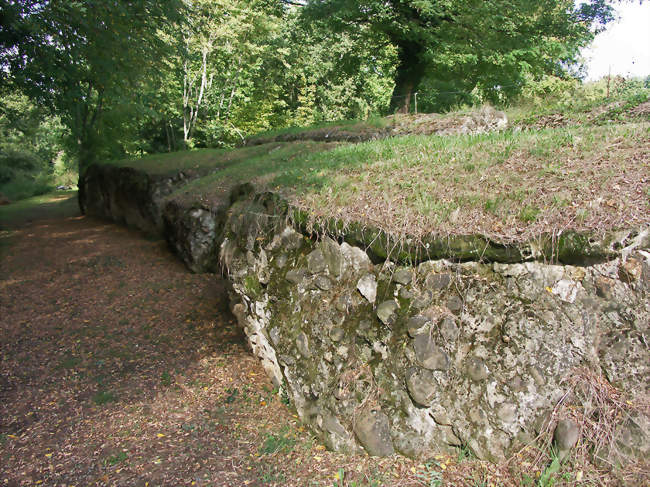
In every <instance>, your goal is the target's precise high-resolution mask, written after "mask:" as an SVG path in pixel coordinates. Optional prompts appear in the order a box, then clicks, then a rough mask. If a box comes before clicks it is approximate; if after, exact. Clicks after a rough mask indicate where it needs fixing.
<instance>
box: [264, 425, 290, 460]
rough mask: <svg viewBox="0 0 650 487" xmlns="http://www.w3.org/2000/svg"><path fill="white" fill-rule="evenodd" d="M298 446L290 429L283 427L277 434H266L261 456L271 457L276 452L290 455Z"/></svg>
mask: <svg viewBox="0 0 650 487" xmlns="http://www.w3.org/2000/svg"><path fill="white" fill-rule="evenodd" d="M295 444H296V439H295V438H294V437H293V436H292V435H291V434H290V432H289V428H288V427H283V428H282V429H281V430H280V431H278V432H277V433H266V435H265V437H264V442H263V443H262V446H261V447H260V454H262V455H271V454H273V453H276V452H282V453H289V452H290V451H291V450H292V449H293V447H294V446H295Z"/></svg>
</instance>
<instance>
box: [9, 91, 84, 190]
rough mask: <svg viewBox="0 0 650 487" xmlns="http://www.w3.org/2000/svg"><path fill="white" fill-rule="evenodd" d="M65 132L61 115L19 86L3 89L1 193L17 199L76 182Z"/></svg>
mask: <svg viewBox="0 0 650 487" xmlns="http://www.w3.org/2000/svg"><path fill="white" fill-rule="evenodd" d="M64 133H65V131H64V128H63V126H62V125H61V123H60V121H59V120H58V118H56V117H52V116H49V115H48V113H47V111H45V110H44V109H43V108H42V107H39V106H37V105H35V104H34V103H33V102H31V101H30V100H29V99H28V98H27V97H26V96H25V95H24V94H22V93H21V92H20V91H18V90H17V89H16V88H15V87H11V88H9V87H8V88H6V89H5V90H4V91H3V92H0V193H2V194H4V195H5V196H7V197H8V198H9V199H10V200H12V201H15V200H20V199H24V198H28V197H30V196H35V195H41V194H45V193H47V192H49V191H51V190H53V189H54V187H55V186H58V185H66V186H71V185H72V184H76V174H75V173H74V172H73V171H72V170H71V169H70V165H69V162H68V161H67V159H66V157H65V154H64V152H63V146H62V144H61V139H62V137H63V135H64Z"/></svg>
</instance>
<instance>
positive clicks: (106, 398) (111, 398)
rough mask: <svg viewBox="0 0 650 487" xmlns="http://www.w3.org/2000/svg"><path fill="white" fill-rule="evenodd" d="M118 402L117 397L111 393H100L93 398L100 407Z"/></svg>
mask: <svg viewBox="0 0 650 487" xmlns="http://www.w3.org/2000/svg"><path fill="white" fill-rule="evenodd" d="M115 401H117V396H115V394H113V393H112V392H110V391H99V392H98V393H96V394H95V395H94V396H93V402H94V403H95V404H97V405H99V406H101V405H104V404H108V403H109V402H115Z"/></svg>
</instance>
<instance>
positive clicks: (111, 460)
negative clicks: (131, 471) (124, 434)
mask: <svg viewBox="0 0 650 487" xmlns="http://www.w3.org/2000/svg"><path fill="white" fill-rule="evenodd" d="M127 458H129V456H128V455H127V454H126V452H123V451H121V452H119V453H118V454H117V455H111V456H110V457H108V458H107V459H106V464H107V465H110V466H111V467H113V466H115V465H117V464H118V463H122V462H124V461H126V459H127Z"/></svg>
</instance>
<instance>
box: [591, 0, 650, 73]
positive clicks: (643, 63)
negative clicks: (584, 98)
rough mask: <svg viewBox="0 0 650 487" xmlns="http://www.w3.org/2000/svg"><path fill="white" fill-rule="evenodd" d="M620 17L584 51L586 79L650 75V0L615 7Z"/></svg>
mask: <svg viewBox="0 0 650 487" xmlns="http://www.w3.org/2000/svg"><path fill="white" fill-rule="evenodd" d="M616 10H617V12H618V15H619V17H620V19H619V20H618V21H615V22H613V23H612V24H610V25H609V28H608V29H607V30H606V31H605V32H602V33H601V34H599V35H598V36H596V39H594V42H593V44H592V45H591V47H590V48H588V49H585V50H584V51H583V56H584V57H585V58H586V59H587V60H588V62H587V72H588V75H587V79H588V80H595V79H600V78H602V77H603V76H607V74H608V72H609V70H610V67H611V73H612V76H613V75H617V74H620V75H622V76H625V77H626V78H628V77H630V76H641V77H646V76H648V75H650V2H649V1H647V0H646V1H645V2H643V3H642V4H641V5H639V1H638V0H635V1H634V2H631V3H624V4H621V5H617V6H616Z"/></svg>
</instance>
